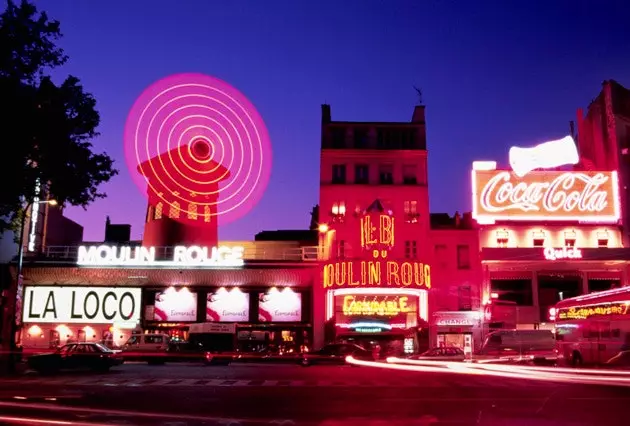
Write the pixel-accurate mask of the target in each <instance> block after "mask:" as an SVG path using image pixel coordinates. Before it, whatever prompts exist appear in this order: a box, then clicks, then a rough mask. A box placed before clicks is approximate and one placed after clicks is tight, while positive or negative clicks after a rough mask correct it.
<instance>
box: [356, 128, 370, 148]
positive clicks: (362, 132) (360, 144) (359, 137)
mask: <svg viewBox="0 0 630 426" xmlns="http://www.w3.org/2000/svg"><path fill="white" fill-rule="evenodd" d="M367 145H368V130H367V129H354V147H355V148H356V149H364V148H367Z"/></svg>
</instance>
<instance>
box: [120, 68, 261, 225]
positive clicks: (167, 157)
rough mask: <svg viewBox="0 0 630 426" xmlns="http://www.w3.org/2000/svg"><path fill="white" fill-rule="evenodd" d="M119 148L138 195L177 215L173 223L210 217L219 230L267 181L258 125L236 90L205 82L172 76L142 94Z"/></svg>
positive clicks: (240, 212) (206, 78) (243, 211)
mask: <svg viewBox="0 0 630 426" xmlns="http://www.w3.org/2000/svg"><path fill="white" fill-rule="evenodd" d="M124 140H125V158H126V162H127V167H128V168H129V171H130V173H131V175H132V177H133V179H134V182H135V183H136V185H137V186H138V188H139V189H140V190H141V191H142V192H143V194H146V186H147V184H148V185H149V191H148V192H149V197H150V198H149V201H150V202H151V203H152V204H157V203H158V202H162V203H164V204H166V205H170V206H171V207H173V208H176V209H179V210H180V211H181V213H182V214H180V215H179V220H181V221H186V217H187V216H188V215H187V213H188V214H190V215H194V216H195V217H196V215H197V214H199V215H200V216H203V215H210V216H213V217H212V219H211V220H210V222H211V223H213V224H214V225H216V222H215V221H216V219H215V217H214V216H216V217H217V218H218V219H219V223H220V224H225V223H229V222H232V221H234V220H236V219H238V218H239V217H241V216H243V215H245V214H246V213H247V212H248V211H249V210H251V209H252V208H253V207H254V205H256V203H257V202H258V201H259V200H260V199H261V198H262V195H263V193H264V190H265V188H266V186H267V183H268V181H269V178H270V174H271V142H270V140H269V135H268V132H267V129H266V127H265V124H264V122H263V120H262V117H261V116H260V114H259V113H258V111H257V110H256V108H255V107H254V106H253V105H252V104H251V102H249V100H248V99H247V98H246V97H245V96H244V95H243V94H242V93H240V92H239V91H238V90H237V89H235V88H234V87H232V86H230V85H229V84H227V83H226V82H224V81H221V80H219V79H216V78H214V77H210V76H207V75H202V74H176V75H172V76H169V77H166V78H164V79H162V80H159V81H158V82H156V83H154V84H152V85H151V86H150V87H148V88H147V89H146V90H145V91H144V92H143V93H142V94H141V95H140V96H139V97H138V99H137V100H136V102H135V103H134V105H133V107H132V108H131V111H130V112H129V115H128V117H127V122H126V124H125V134H124ZM138 170H139V171H140V173H137V171H138ZM176 203H177V204H176ZM189 205H190V206H194V209H195V210H191V211H188V206H189ZM197 206H200V207H201V211H198V210H197ZM208 212H209V213H208ZM175 219H176V220H178V218H177V217H176V218H175ZM197 223H199V224H203V223H204V221H197Z"/></svg>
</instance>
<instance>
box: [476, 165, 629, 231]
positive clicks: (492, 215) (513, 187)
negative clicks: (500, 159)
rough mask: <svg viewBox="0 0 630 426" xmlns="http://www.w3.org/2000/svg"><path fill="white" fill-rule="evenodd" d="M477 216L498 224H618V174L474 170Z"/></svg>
mask: <svg viewBox="0 0 630 426" xmlns="http://www.w3.org/2000/svg"><path fill="white" fill-rule="evenodd" d="M472 184H473V217H474V218H475V219H476V220H478V221H480V222H483V223H491V222H494V221H495V220H529V221H531V220H545V221H550V220H568V221H583V222H614V221H617V220H618V219H619V210H620V209H619V199H618V186H617V185H618V182H617V172H614V171H613V172H596V171H580V172H577V171H576V172H561V171H536V172H531V173H529V174H528V175H527V176H525V177H523V178H520V177H518V176H517V175H516V173H514V172H510V171H506V170H487V169H486V170H473V172H472Z"/></svg>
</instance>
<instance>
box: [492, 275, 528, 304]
mask: <svg viewBox="0 0 630 426" xmlns="http://www.w3.org/2000/svg"><path fill="white" fill-rule="evenodd" d="M490 291H491V292H492V293H495V294H496V295H497V297H496V298H494V299H493V305H494V304H495V302H496V304H497V305H501V302H509V303H513V304H515V305H517V306H532V305H533V294H532V281H531V279H492V280H490Z"/></svg>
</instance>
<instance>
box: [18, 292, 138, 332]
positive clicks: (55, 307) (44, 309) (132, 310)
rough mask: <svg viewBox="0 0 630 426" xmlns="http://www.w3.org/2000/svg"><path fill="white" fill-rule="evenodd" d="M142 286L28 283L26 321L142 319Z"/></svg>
mask: <svg viewBox="0 0 630 426" xmlns="http://www.w3.org/2000/svg"><path fill="white" fill-rule="evenodd" d="M141 297H142V290H141V289H140V288H123V287H116V288H108V287H55V286H47V287H26V288H25V291H24V311H23V320H24V322H25V323H81V324H109V323H115V322H125V323H130V322H138V321H139V320H140V307H141Z"/></svg>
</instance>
